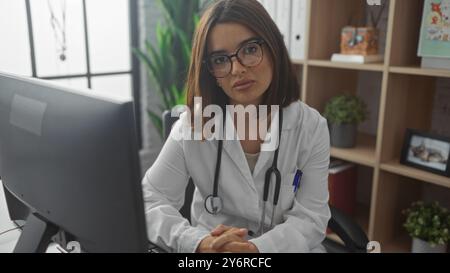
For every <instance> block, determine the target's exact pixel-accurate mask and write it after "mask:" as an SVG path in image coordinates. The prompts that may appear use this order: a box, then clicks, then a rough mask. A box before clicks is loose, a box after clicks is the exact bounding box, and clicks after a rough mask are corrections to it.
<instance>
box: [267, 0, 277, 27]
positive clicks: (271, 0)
mask: <svg viewBox="0 0 450 273" xmlns="http://www.w3.org/2000/svg"><path fill="white" fill-rule="evenodd" d="M264 7H265V8H266V10H267V12H268V13H269V15H270V17H272V20H273V21H274V22H277V0H264Z"/></svg>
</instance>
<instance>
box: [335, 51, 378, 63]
mask: <svg viewBox="0 0 450 273" xmlns="http://www.w3.org/2000/svg"><path fill="white" fill-rule="evenodd" d="M383 60H384V56H383V55H381V54H377V55H366V56H364V55H353V54H339V53H336V54H333V57H332V58H331V61H332V62H344V63H358V64H367V63H382V62H383Z"/></svg>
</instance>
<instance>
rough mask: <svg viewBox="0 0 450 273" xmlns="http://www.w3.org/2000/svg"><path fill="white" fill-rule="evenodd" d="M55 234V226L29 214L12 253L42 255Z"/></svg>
mask: <svg viewBox="0 0 450 273" xmlns="http://www.w3.org/2000/svg"><path fill="white" fill-rule="evenodd" d="M57 232H58V228H57V227H56V226H54V225H52V224H50V223H48V222H46V221H45V220H42V219H41V218H40V217H39V216H37V215H35V214H32V213H31V214H30V215H29V216H28V218H27V221H26V224H25V226H24V228H23V230H22V234H21V235H20V237H19V241H18V242H17V245H16V247H15V248H14V253H44V252H45V251H46V250H47V248H48V245H49V244H50V243H51V241H52V240H51V239H52V237H53V236H54V235H55V234H56V233H57Z"/></svg>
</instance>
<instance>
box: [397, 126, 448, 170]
mask: <svg viewBox="0 0 450 273" xmlns="http://www.w3.org/2000/svg"><path fill="white" fill-rule="evenodd" d="M449 158H450V137H445V136H439V135H436V134H432V133H429V132H424V131H420V130H415V129H406V133H405V138H404V142H403V148H402V152H401V158H400V163H401V164H403V165H406V166H410V167H414V168H417V169H421V170H424V171H428V172H431V173H434V174H438V175H442V176H446V177H450V160H449Z"/></svg>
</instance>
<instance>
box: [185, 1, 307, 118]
mask: <svg viewBox="0 0 450 273" xmlns="http://www.w3.org/2000/svg"><path fill="white" fill-rule="evenodd" d="M220 23H239V24H241V25H243V26H245V27H247V28H249V29H250V30H252V31H253V32H255V33H256V34H257V35H258V36H259V37H260V38H262V39H264V41H265V46H266V47H267V48H268V51H269V52H270V54H271V57H272V63H273V77H272V83H271V85H270V86H269V89H268V90H267V92H266V93H265V94H264V98H263V102H262V104H263V105H279V106H280V107H286V106H288V105H290V104H291V103H292V102H294V101H296V100H298V99H299V98H300V87H299V83H298V79H297V75H296V74H295V69H294V67H293V64H292V62H291V60H290V58H289V53H288V50H287V48H286V45H285V43H284V40H283V36H282V34H281V32H280V31H279V29H278V27H277V25H276V24H275V22H274V21H273V20H272V18H271V17H270V15H269V14H268V13H267V11H266V10H265V8H264V7H263V6H262V5H261V4H260V3H259V2H258V1H256V0H218V1H214V2H213V3H212V4H211V5H210V6H208V7H207V9H206V10H205V11H204V13H203V15H202V17H201V19H200V22H199V25H198V27H197V29H196V31H195V34H194V38H193V45H192V60H191V64H190V67H189V72H188V77H187V81H186V87H187V105H188V107H189V108H190V111H191V115H193V114H194V97H201V98H202V102H203V108H204V107H206V106H208V105H211V104H215V105H219V106H222V107H223V106H225V105H226V104H228V101H229V99H228V96H227V95H226V94H225V92H224V91H223V90H222V89H221V88H220V87H219V86H217V83H216V79H215V78H214V77H213V76H212V75H211V74H210V73H209V71H208V69H207V65H206V64H205V63H204V60H205V59H206V58H207V54H208V49H207V41H208V36H209V34H210V32H211V30H212V29H213V28H214V26H216V25H217V24H220ZM192 120H193V116H191V121H192Z"/></svg>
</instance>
